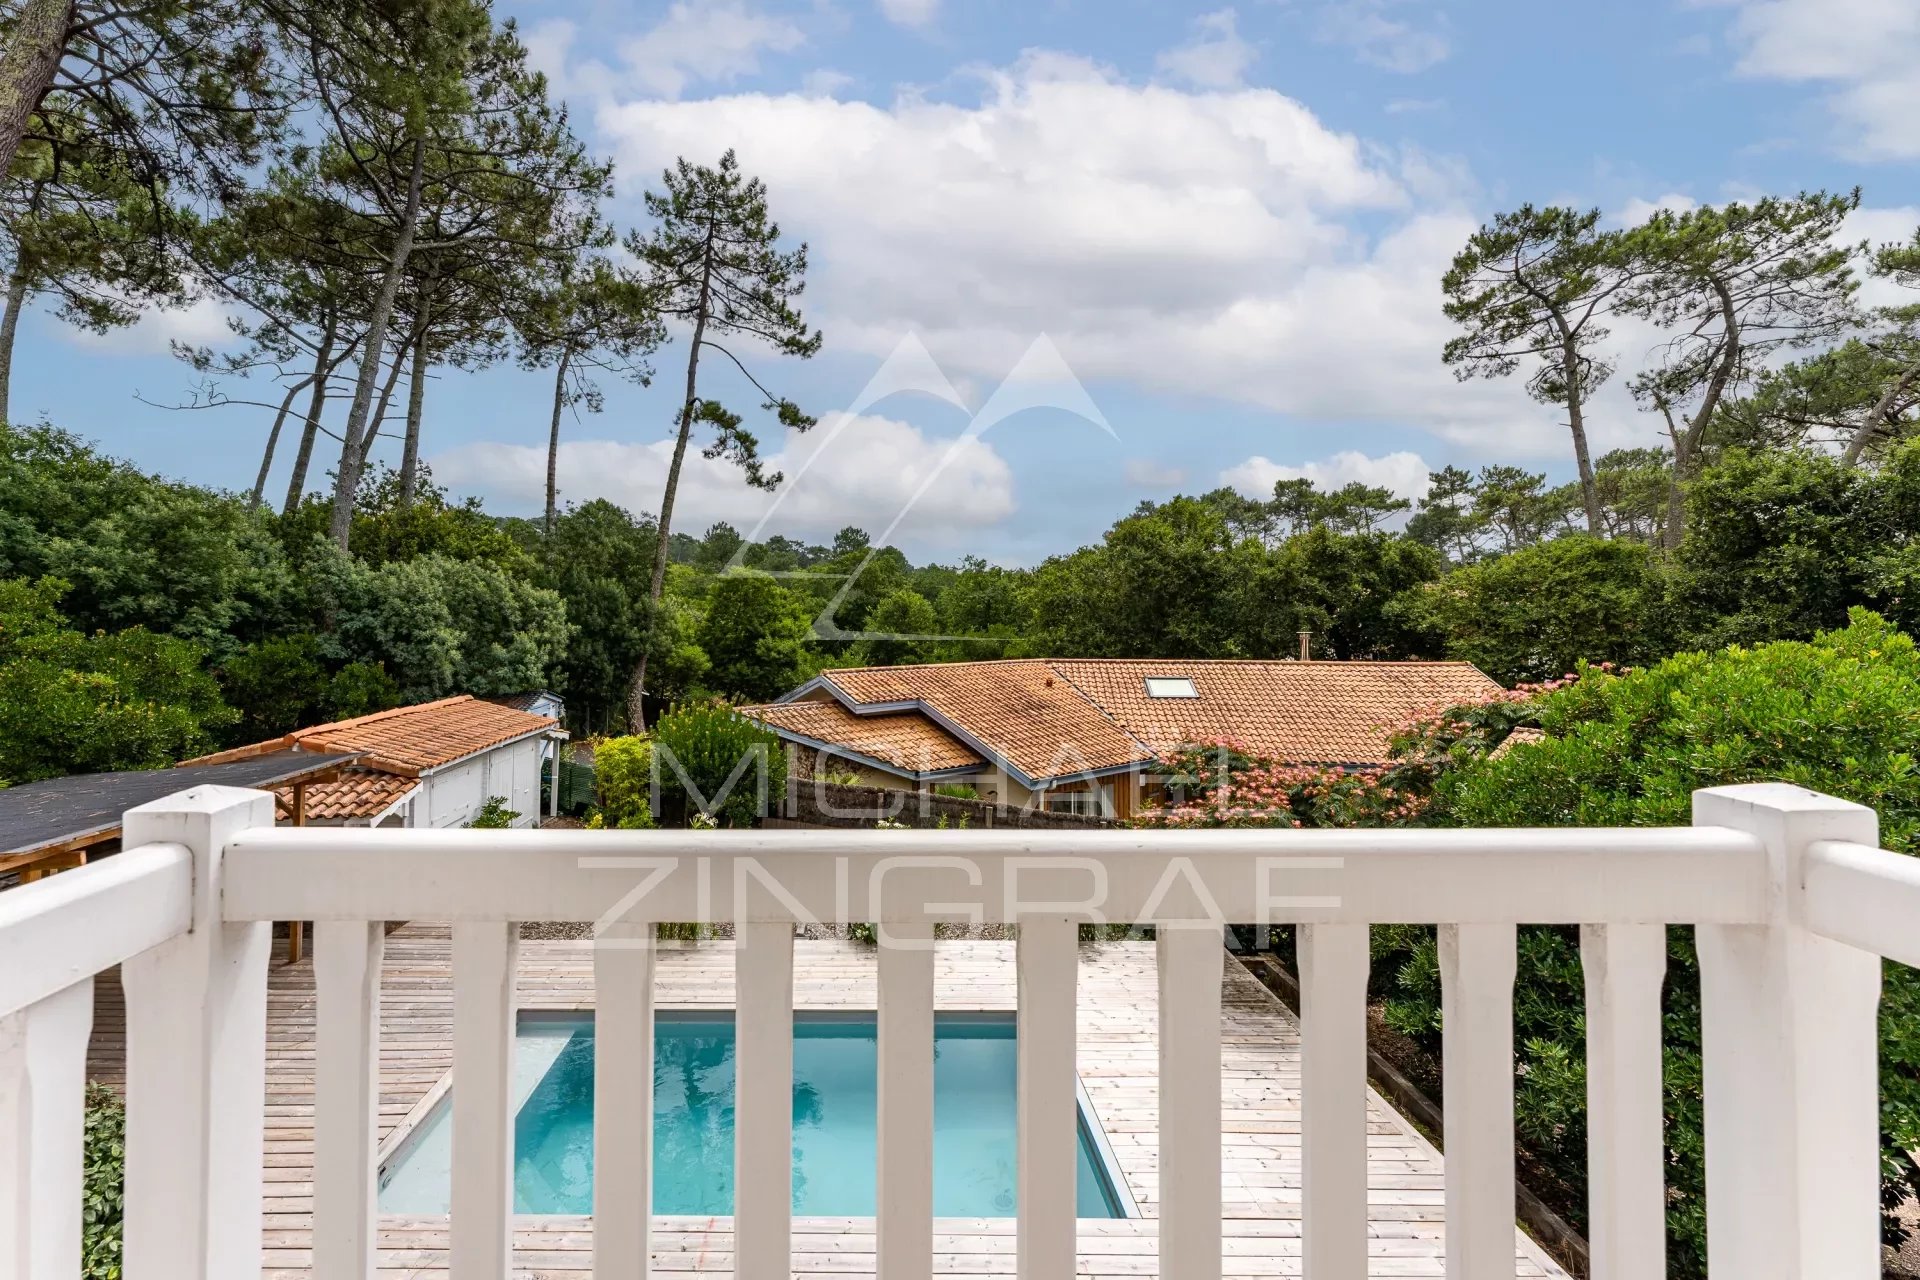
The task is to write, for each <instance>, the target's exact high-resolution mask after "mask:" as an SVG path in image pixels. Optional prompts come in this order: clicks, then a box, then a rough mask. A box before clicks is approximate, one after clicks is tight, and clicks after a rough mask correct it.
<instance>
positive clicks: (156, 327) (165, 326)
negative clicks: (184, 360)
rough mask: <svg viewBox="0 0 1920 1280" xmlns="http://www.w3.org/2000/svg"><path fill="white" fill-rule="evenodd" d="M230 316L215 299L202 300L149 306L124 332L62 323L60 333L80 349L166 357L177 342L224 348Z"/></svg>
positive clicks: (229, 333)
mask: <svg viewBox="0 0 1920 1280" xmlns="http://www.w3.org/2000/svg"><path fill="white" fill-rule="evenodd" d="M231 314H232V313H231V312H230V311H229V310H228V309H227V308H226V307H224V306H222V305H221V304H220V303H219V302H217V301H215V300H214V299H212V298H200V299H198V300H196V301H194V302H191V303H189V304H187V305H186V306H184V307H147V308H145V309H144V310H142V311H141V312H140V318H139V319H138V320H136V321H134V322H133V323H132V324H130V325H128V326H127V327H125V328H123V329H109V330H107V331H106V332H105V333H93V332H91V331H90V330H86V329H80V328H76V327H74V326H73V325H68V324H62V325H60V333H61V335H62V336H63V337H65V338H66V339H68V340H69V341H71V342H73V343H75V344H76V345H78V346H82V347H86V348H88V349H89V350H93V351H99V352H102V353H106V354H112V355H165V354H167V353H168V352H169V351H171V350H172V349H173V344H174V343H176V342H178V343H182V344H184V345H186V346H189V347H200V346H210V347H214V348H215V349H223V348H225V347H227V346H229V345H231V344H232V342H233V330H232V329H231V328H229V327H228V325H227V318H228V316H229V315H231Z"/></svg>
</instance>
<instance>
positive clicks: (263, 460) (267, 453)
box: [247, 378, 312, 511]
mask: <svg viewBox="0 0 1920 1280" xmlns="http://www.w3.org/2000/svg"><path fill="white" fill-rule="evenodd" d="M310 381H312V379H311V378H302V379H301V380H300V381H298V382H296V383H294V384H293V385H292V386H290V387H288V388H287V394H286V395H284V396H282V397H281V398H280V412H278V413H276V414H274V415H273V430H271V431H269V432H267V447H266V449H265V450H264V451H263V452H262V453H261V455H260V474H259V475H258V476H256V477H254V481H253V493H252V494H250V495H249V496H248V498H247V510H249V511H257V510H259V508H260V499H261V498H262V497H263V496H264V495H265V494H266V491H267V473H268V472H269V471H272V470H273V454H274V451H275V450H276V449H278V448H279V447H280V428H281V427H284V426H285V425H286V423H287V414H288V413H289V412H290V411H291V410H292V409H293V401H294V397H296V396H298V395H299V394H300V390H301V388H302V387H305V386H306V385H307V383H308V382H310Z"/></svg>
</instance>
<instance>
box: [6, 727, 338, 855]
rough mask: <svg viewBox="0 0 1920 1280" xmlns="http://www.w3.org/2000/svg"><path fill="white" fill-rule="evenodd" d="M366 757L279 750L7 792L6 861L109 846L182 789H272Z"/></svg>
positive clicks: (89, 775) (58, 780)
mask: <svg viewBox="0 0 1920 1280" xmlns="http://www.w3.org/2000/svg"><path fill="white" fill-rule="evenodd" d="M359 758H360V757H359V756H357V755H317V754H314V753H312V752H308V751H276V752H273V753H272V754H270V755H263V756H254V757H253V758H252V759H249V760H234V761H231V762H230V763H227V764H202V765H194V766H192V767H190V768H184V769H128V770H124V771H122V772H119V773H81V774H75V775H74V776H72V777H69V778H47V779H45V780H44V781H41V782H28V783H23V784H22V785H20V786H17V787H6V788H0V861H4V860H5V859H7V858H9V857H12V856H15V855H18V854H23V853H33V852H35V851H36V850H40V849H46V848H51V847H53V846H55V845H62V844H75V845H81V844H90V843H97V842H98V841H102V840H110V839H112V838H113V837H114V836H116V835H118V834H119V832H120V815H121V814H123V813H125V812H126V811H127V810H128V809H131V808H133V807H134V806H135V805H141V804H145V803H146V802H147V801H149V800H158V799H160V797H162V796H170V795H172V794H173V793H174V792H176V791H185V790H187V789H188V788H190V787H200V786H214V785H218V786H223V787H258V788H261V789H266V788H270V787H274V786H282V785H285V784H286V783H289V782H298V781H300V780H301V779H303V778H309V777H312V776H313V775H314V774H317V773H327V772H330V771H332V770H334V769H338V768H339V767H340V766H342V765H345V764H351V763H352V762H353V761H355V760H358V759H359Z"/></svg>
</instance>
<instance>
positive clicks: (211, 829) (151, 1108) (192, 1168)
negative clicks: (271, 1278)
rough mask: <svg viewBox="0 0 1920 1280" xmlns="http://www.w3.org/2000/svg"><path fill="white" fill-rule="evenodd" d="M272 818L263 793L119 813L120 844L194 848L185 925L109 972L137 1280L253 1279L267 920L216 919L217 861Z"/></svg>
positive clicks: (125, 1240)
mask: <svg viewBox="0 0 1920 1280" xmlns="http://www.w3.org/2000/svg"><path fill="white" fill-rule="evenodd" d="M272 825H273V797H272V796H270V795H268V794H267V793H266V792H264V791H242V790H239V789H238V788H235V787H214V786H200V787H194V788H192V789H191V790H189V791H183V792H181V793H179V794H177V795H172V796H168V797H166V798H165V799H163V800H155V801H153V802H152V803H150V804H144V805H141V806H139V807H138V808H135V809H129V810H128V811H127V813H126V817H125V820H124V823H123V826H122V829H121V838H122V842H123V843H124V844H125V845H127V846H128V847H129V848H132V847H137V846H139V845H142V844H150V843H155V842H164V843H171V844H180V845H185V846H186V847H187V848H188V849H189V850H190V851H191V852H192V854H193V928H192V931H191V932H189V933H187V934H184V935H183V936H181V937H178V938H174V939H171V940H170V941H167V942H163V943H161V944H160V945H159V946H157V947H154V948H152V949H151V950H149V951H145V952H142V953H141V954H139V955H137V956H134V957H132V958H131V959H129V960H128V961H127V962H126V963H125V964H124V965H122V966H121V969H120V978H121V985H122V986H123V987H124V989H125V991H126V1001H127V1176H126V1217H125V1222H124V1226H123V1229H122V1230H123V1236H122V1247H123V1249H124V1257H125V1262H126V1274H127V1275H128V1276H130V1277H134V1278H135V1280H258V1277H259V1275H260V1269H261V1234H260V1231H261V1221H260V1202H261V1166H262V1158H261V1157H262V1151H263V1148H264V1143H265V1117H266V1091H267V957H268V954H269V952H270V951H271V949H272V943H273V928H272V926H271V925H268V924H264V923H253V924H228V923H226V922H224V921H223V920H222V919H221V915H220V901H221V892H222V887H223V885H224V882H225V877H224V873H223V867H222V860H221V855H222V853H223V851H224V850H225V848H226V846H227V843H228V842H229V841H230V840H231V839H232V838H233V837H234V836H236V835H238V834H239V833H240V832H242V831H246V830H249V829H257V828H263V827H271V826H272Z"/></svg>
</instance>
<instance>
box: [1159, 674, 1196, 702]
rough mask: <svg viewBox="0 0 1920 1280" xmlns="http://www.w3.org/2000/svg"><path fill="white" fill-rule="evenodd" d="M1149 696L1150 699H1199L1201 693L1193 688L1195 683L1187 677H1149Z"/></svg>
mask: <svg viewBox="0 0 1920 1280" xmlns="http://www.w3.org/2000/svg"><path fill="white" fill-rule="evenodd" d="M1146 679H1147V696H1148V697H1149V698H1197V697H1199V696H1200V691H1199V690H1198V689H1196V688H1194V687H1193V681H1192V680H1191V679H1190V678H1188V677H1186V676H1148V677H1147V678H1146Z"/></svg>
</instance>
